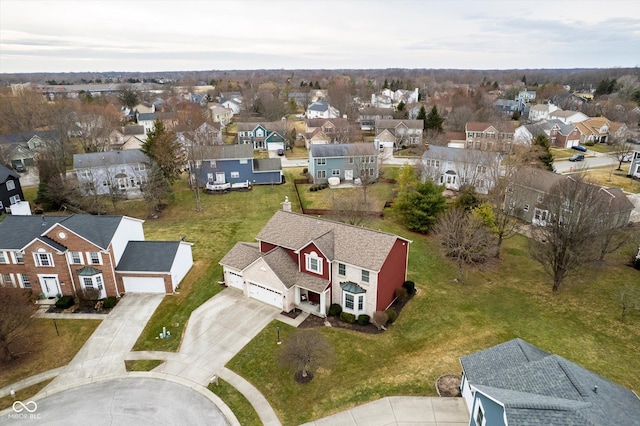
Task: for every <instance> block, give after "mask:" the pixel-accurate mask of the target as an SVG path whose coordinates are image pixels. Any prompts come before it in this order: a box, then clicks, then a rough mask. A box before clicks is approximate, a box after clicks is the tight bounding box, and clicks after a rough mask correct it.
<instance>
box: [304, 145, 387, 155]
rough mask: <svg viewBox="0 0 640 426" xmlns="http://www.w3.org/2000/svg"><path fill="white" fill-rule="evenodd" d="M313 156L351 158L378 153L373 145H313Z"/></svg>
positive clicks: (311, 150)
mask: <svg viewBox="0 0 640 426" xmlns="http://www.w3.org/2000/svg"><path fill="white" fill-rule="evenodd" d="M310 152H311V156H312V157H314V158H318V157H351V156H358V155H374V154H376V153H377V151H376V148H375V146H374V145H373V144H365V143H358V144H355V143H344V144H326V145H325V144H322V145H311V149H310Z"/></svg>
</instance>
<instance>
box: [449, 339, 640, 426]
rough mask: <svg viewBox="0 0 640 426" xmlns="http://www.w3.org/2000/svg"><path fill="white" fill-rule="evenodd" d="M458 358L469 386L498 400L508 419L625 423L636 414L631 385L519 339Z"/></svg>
mask: <svg viewBox="0 0 640 426" xmlns="http://www.w3.org/2000/svg"><path fill="white" fill-rule="evenodd" d="M460 363H461V364H462V366H463V369H464V373H465V375H466V376H467V378H468V379H469V383H470V384H471V385H472V386H473V387H475V388H477V389H478V390H479V391H480V392H482V393H484V394H486V395H489V396H491V397H492V398H493V399H495V400H497V401H499V402H500V403H501V404H503V405H504V407H505V411H506V414H507V421H508V422H509V424H510V425H541V424H554V425H603V426H604V425H613V424H616V425H630V424H637V422H638V419H640V399H638V397H637V396H636V395H635V394H634V393H633V392H632V391H630V390H629V389H626V388H624V387H622V386H620V385H618V384H616V383H613V382H611V381H609V380H607V379H606V378H604V377H602V376H599V375H597V374H595V373H593V372H591V371H589V370H587V369H585V368H583V367H581V366H579V365H577V364H574V363H573V362H571V361H568V360H566V359H564V358H562V357H561V356H558V355H551V354H548V353H547V352H545V351H543V350H541V349H539V348H537V347H535V346H533V345H531V344H529V343H527V342H525V341H523V340H521V339H514V340H510V341H508V342H505V343H502V344H500V345H497V346H494V347H491V348H488V349H485V350H483V351H480V352H476V353H474V354H471V355H467V356H465V357H462V358H460ZM596 387H597V388H596ZM596 389H597V391H596Z"/></svg>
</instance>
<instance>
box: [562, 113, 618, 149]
mask: <svg viewBox="0 0 640 426" xmlns="http://www.w3.org/2000/svg"><path fill="white" fill-rule="evenodd" d="M575 126H576V128H577V129H578V131H579V132H580V143H583V144H584V143H587V142H593V143H605V142H609V140H610V139H612V138H614V139H620V140H622V139H624V138H625V134H626V132H627V126H626V124H624V123H616V122H613V121H611V120H609V119H608V118H606V117H593V118H589V119H587V120H584V121H581V122H580V123H576V124H575Z"/></svg>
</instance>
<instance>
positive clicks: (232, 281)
mask: <svg viewBox="0 0 640 426" xmlns="http://www.w3.org/2000/svg"><path fill="white" fill-rule="evenodd" d="M226 272H227V285H228V286H229V287H233V288H237V289H239V290H244V279H242V276H241V275H240V274H236V273H235V272H231V271H226Z"/></svg>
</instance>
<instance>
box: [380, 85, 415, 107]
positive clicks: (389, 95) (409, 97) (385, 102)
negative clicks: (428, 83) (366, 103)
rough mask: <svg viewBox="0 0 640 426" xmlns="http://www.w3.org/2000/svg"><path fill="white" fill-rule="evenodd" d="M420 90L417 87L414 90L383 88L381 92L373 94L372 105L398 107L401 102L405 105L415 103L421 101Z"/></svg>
mask: <svg viewBox="0 0 640 426" xmlns="http://www.w3.org/2000/svg"><path fill="white" fill-rule="evenodd" d="M419 98H420V92H419V90H418V88H417V87H416V88H415V89H413V90H405V89H398V90H395V91H394V90H391V89H383V90H382V91H380V93H379V94H376V93H374V94H372V95H371V107H373V108H396V107H397V106H398V104H399V103H400V102H403V103H404V104H405V105H409V104H415V103H417V102H418V101H419Z"/></svg>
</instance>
